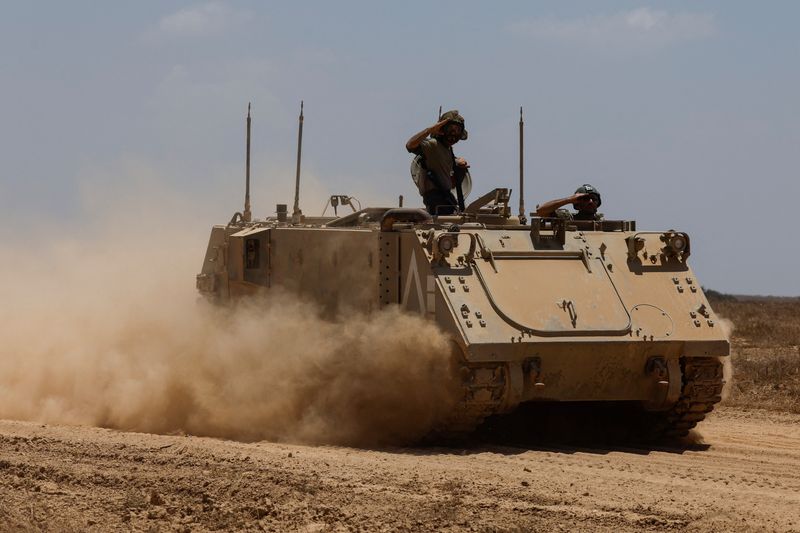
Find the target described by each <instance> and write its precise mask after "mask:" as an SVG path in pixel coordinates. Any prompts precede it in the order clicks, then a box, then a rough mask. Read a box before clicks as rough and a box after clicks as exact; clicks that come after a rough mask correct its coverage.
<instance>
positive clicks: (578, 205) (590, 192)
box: [572, 183, 603, 215]
mask: <svg viewBox="0 0 800 533" xmlns="http://www.w3.org/2000/svg"><path fill="white" fill-rule="evenodd" d="M575 194H582V195H583V196H582V197H580V198H579V199H578V201H576V202H575V203H574V204H572V207H574V208H575V209H577V210H578V212H580V213H588V214H592V215H593V214H595V213H597V208H598V207H600V204H602V203H603V200H602V198H601V197H600V191H598V190H597V188H596V187H593V186H592V185H589V184H588V183H584V184H583V185H581V186H580V187H578V188H577V189H575Z"/></svg>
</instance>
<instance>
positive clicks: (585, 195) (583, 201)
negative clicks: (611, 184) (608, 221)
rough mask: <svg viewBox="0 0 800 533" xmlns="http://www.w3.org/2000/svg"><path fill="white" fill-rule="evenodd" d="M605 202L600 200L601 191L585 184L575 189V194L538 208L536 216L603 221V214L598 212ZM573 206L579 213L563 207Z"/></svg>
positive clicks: (551, 201)
mask: <svg viewBox="0 0 800 533" xmlns="http://www.w3.org/2000/svg"><path fill="white" fill-rule="evenodd" d="M602 203H603V200H602V199H601V198H600V191H598V190H597V188H596V187H593V186H592V185H589V184H588V183H585V184H583V185H581V186H580V187H578V188H577V189H575V194H573V195H572V196H567V197H566V198H559V199H558V200H550V201H549V202H545V203H543V204H542V205H539V206H537V207H536V216H539V217H543V218H566V219H568V220H603V214H602V213H598V212H597V208H598V207H600V204H602ZM567 204H572V207H573V208H574V209H575V210H576V211H577V212H575V213H571V212H570V211H569V209H560V208H561V207H563V206H565V205H567Z"/></svg>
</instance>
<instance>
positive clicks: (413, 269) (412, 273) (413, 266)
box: [403, 249, 425, 315]
mask: <svg viewBox="0 0 800 533" xmlns="http://www.w3.org/2000/svg"><path fill="white" fill-rule="evenodd" d="M412 279H413V282H414V286H415V287H416V288H417V301H418V302H419V312H420V313H422V314H423V315H424V314H425V296H424V295H423V293H422V282H420V279H419V271H418V270H417V254H416V252H415V251H414V250H413V249H412V250H411V260H410V262H409V264H408V275H407V276H406V289H405V291H404V292H403V306H404V307H408V296H409V294H410V293H411V282H412Z"/></svg>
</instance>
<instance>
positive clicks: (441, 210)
mask: <svg viewBox="0 0 800 533" xmlns="http://www.w3.org/2000/svg"><path fill="white" fill-rule="evenodd" d="M466 139H467V130H466V129H465V127H464V117H462V116H461V115H460V114H459V113H458V110H453V111H448V112H446V113H444V114H443V115H442V116H441V118H440V120H439V122H437V123H436V124H434V125H433V126H430V127H429V128H425V129H424V130H422V131H420V132H419V133H417V134H416V135H414V136H413V137H411V138H410V139H409V140H408V142H407V143H406V150H408V151H409V152H411V153H412V154H416V155H417V157H416V158H415V160H414V164H412V168H413V169H415V170H412V176H413V177H414V182H415V183H416V184H417V188H418V189H419V193H420V194H421V195H422V201H423V202H424V203H425V208H426V209H427V210H428V212H429V213H430V214H432V215H450V214H453V213H455V212H456V210H457V209H460V210H462V211H463V210H464V198H463V193H462V192H461V185H462V183H463V181H464V176H465V175H466V174H467V168H468V165H467V162H466V161H465V160H464V159H463V158H461V157H456V156H455V154H453V145H454V144H456V143H457V142H458V141H464V140H466ZM454 189H455V190H456V191H457V194H456V195H453V190H454ZM456 196H458V198H456Z"/></svg>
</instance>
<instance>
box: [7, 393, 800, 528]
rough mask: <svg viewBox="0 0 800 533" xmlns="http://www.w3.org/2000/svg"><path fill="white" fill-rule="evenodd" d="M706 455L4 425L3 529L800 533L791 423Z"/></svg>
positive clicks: (746, 434)
mask: <svg viewBox="0 0 800 533" xmlns="http://www.w3.org/2000/svg"><path fill="white" fill-rule="evenodd" d="M700 431H701V433H702V435H703V438H704V440H705V442H707V443H708V444H707V445H705V446H704V445H697V444H695V445H691V446H687V447H686V448H658V449H640V448H629V447H624V446H616V447H615V446H587V445H582V446H580V447H576V446H567V445H558V444H551V445H549V446H547V447H544V446H540V447H536V448H524V447H518V446H509V445H507V444H502V443H500V444H497V443H495V444H486V443H483V444H472V445H471V446H469V447H465V448H441V447H428V448H398V449H381V450H361V449H353V448H342V447H313V446H300V445H293V444H285V443H267V442H260V443H239V442H233V441H224V440H216V439H208V438H197V437H191V436H164V435H149V434H140V433H123V432H117V431H111V430H105V429H97V428H87V427H67V426H42V425H39V424H33V423H27V422H12V421H0V529H2V530H20V529H21V530H43V531H63V530H82V531H83V530H89V531H91V530H95V531H106V530H109V529H111V530H116V529H141V530H147V529H149V528H152V527H155V528H156V529H160V530H167V531H170V530H171V531H196V530H213V529H228V530H266V531H419V530H434V529H439V530H445V531H470V530H472V531H528V530H532V529H539V530H552V531H558V530H564V531H566V530H591V531H667V530H669V531H732V530H736V531H764V530H769V531H800V518H799V516H800V515H799V514H798V513H797V509H798V508H800V416H796V415H789V414H775V413H767V412H761V411H752V412H751V411H741V410H734V409H725V408H723V409H721V410H719V411H718V412H715V413H713V414H712V415H711V416H710V417H709V419H708V420H707V421H705V422H704V423H703V424H702V425H701V426H700Z"/></svg>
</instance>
